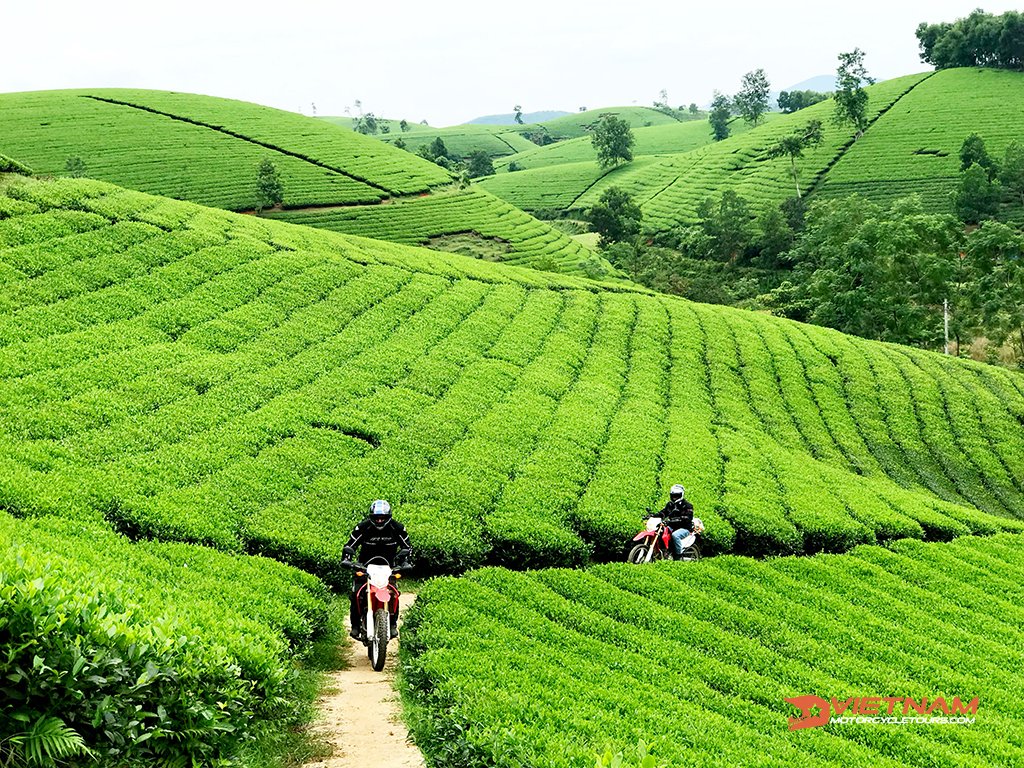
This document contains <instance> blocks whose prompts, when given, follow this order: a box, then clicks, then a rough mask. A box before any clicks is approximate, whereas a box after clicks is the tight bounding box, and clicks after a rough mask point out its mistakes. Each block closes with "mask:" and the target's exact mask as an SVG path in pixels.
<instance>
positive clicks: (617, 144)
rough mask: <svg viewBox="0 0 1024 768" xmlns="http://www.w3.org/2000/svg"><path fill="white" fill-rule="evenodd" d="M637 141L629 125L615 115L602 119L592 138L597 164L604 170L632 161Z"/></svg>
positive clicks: (595, 127)
mask: <svg viewBox="0 0 1024 768" xmlns="http://www.w3.org/2000/svg"><path fill="white" fill-rule="evenodd" d="M635 141H636V139H635V138H633V131H632V130H630V128H629V123H628V122H627V121H626V120H620V119H619V118H617V117H615V115H605V116H604V117H602V118H601V119H600V120H599V121H598V123H597V125H596V126H594V132H593V133H592V134H591V136H590V143H591V144H592V145H593V146H594V149H596V150H597V162H598V163H599V164H600V166H601V167H602V168H612V167H615V166H616V165H618V164H619V163H628V162H629V161H630V160H632V159H633V149H632V148H633V144H634V143H635Z"/></svg>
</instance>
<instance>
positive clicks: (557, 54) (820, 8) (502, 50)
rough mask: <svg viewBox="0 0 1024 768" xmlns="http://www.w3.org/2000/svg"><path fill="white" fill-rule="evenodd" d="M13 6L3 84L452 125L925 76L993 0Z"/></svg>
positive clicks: (210, 0) (1005, 6)
mask: <svg viewBox="0 0 1024 768" xmlns="http://www.w3.org/2000/svg"><path fill="white" fill-rule="evenodd" d="M0 2H2V4H0V20H2V22H0V29H2V30H3V32H2V39H0V92H12V91H29V90H42V89H50V88H79V87H137V88H159V89H166V90H176V91H187V92H192V93H204V94H210V95H214V96H225V97H230V98H236V99H243V100H246V101H254V102H257V103H259V104H266V105H269V106H274V107H279V108H281V109H288V110H292V111H295V112H303V113H304V114H310V113H311V111H312V106H311V105H312V104H314V103H315V104H316V111H317V114H319V115H340V114H343V111H344V108H345V107H346V106H350V105H352V104H353V102H354V101H355V100H356V99H360V100H361V101H362V104H363V109H364V110H366V111H372V112H374V113H375V114H377V115H378V116H384V117H392V118H396V119H397V118H402V117H404V118H407V119H409V120H410V121H412V122H418V121H419V120H421V119H424V118H425V119H427V120H428V121H429V122H430V124H431V125H435V126H440V125H452V124H456V123H461V122H464V121H466V120H470V119H472V118H474V117H477V116H479V115H484V114H492V113H504V112H510V111H511V109H512V106H513V105H514V104H517V103H518V104H521V105H522V106H523V109H524V111H527V112H531V111H535V110H542V109H563V110H567V111H575V110H576V109H577V108H579V107H580V106H587V107H589V108H595V107H600V106H621V105H628V104H634V103H635V104H650V103H651V102H652V101H653V100H654V99H656V98H657V97H658V92H659V91H660V90H661V89H662V88H665V89H666V90H667V91H668V100H669V102H670V103H671V104H672V105H673V106H677V105H680V104H689V103H690V102H691V101H695V102H698V103H700V104H704V103H706V102H708V101H710V98H711V94H712V91H713V90H714V89H718V90H721V91H724V92H727V93H733V92H735V91H736V89H737V88H738V85H739V81H740V78H741V77H742V75H743V74H744V73H745V72H748V71H750V70H752V69H756V68H758V67H763V68H764V69H765V71H766V73H767V74H768V78H769V80H770V81H771V83H772V87H773V89H780V88H786V87H788V86H791V85H794V84H796V83H798V82H800V81H802V80H805V79H807V78H809V77H813V76H815V75H822V74H833V73H834V72H835V68H836V55H837V54H838V53H839V52H840V51H848V50H852V49H853V48H854V47H855V46H859V47H860V48H861V49H863V50H864V51H866V53H867V56H866V60H865V63H866V64H867V67H868V71H869V72H870V73H871V74H872V75H873V76H875V77H876V78H878V79H885V78H889V77H895V76H898V75H903V74H909V73H912V72H921V71H924V70H926V69H928V67H927V66H926V65H924V64H923V63H921V61H920V60H919V58H918V49H917V39H916V38H915V36H914V30H915V29H916V27H917V25H918V23H919V22H921V21H927V22H929V23H934V22H939V21H953V20H955V19H957V18H960V17H962V16H966V15H967V14H968V13H970V12H971V10H972V9H973V8H975V7H976V6H977V5H978V3H979V0H928V1H927V2H925V1H924V0H909V1H908V2H898V1H893V0H890V1H889V2H880V0H862V2H859V3H858V2H854V1H852V0H847V2H835V0H820V1H819V2H795V1H794V0H774V2H771V1H770V0H761V1H760V2H752V1H751V0H733V1H732V2H728V1H727V2H716V1H715V0H710V2H702V3H693V4H687V3H685V2H668V1H666V2H655V0H619V1H618V2H608V0H575V1H574V2H564V1H563V0H497V1H496V0H478V1H477V2H458V1H456V0H391V2H381V1H380V0H335V2H326V1H325V0H292V1H291V2H288V0H285V1H284V2H278V3H275V4H269V3H266V2H265V0H264V2H247V3H241V2H217V1H216V0H206V2H200V1H198V0H175V1H174V2H166V3H165V2H160V3H150V2H146V0H132V2H113V1H112V0H95V1H94V2H84V1H83V0H54V1H52V2H48V1H47V0H36V1H33V0H0ZM984 8H985V10H986V11H988V12H990V13H1003V12H1004V11H1007V10H1011V9H1013V8H1014V4H1013V3H988V4H986V5H984ZM0 119H2V115H0Z"/></svg>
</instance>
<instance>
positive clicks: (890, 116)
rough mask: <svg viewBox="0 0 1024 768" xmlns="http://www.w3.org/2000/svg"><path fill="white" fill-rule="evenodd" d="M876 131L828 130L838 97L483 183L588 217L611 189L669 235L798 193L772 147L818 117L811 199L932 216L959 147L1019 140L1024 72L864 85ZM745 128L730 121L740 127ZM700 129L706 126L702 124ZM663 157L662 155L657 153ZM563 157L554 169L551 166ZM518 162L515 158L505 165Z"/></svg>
mask: <svg viewBox="0 0 1024 768" xmlns="http://www.w3.org/2000/svg"><path fill="white" fill-rule="evenodd" d="M866 90H867V93H868V94H869V102H868V114H869V117H870V118H871V124H870V125H869V127H868V129H867V131H866V132H865V133H864V135H863V136H862V137H860V138H859V139H857V140H856V141H855V140H854V136H853V134H852V131H851V130H850V129H849V128H845V127H839V126H837V125H835V124H833V123H832V121H831V117H832V113H833V110H834V104H833V102H832V101H831V100H828V101H824V102H821V103H820V104H816V105H814V106H811V107H808V108H806V109H803V110H800V111H799V112H797V113H794V114H791V115H779V116H776V117H775V118H774V119H772V120H769V121H768V122H767V123H765V124H763V125H761V126H759V127H758V128H756V129H754V130H750V131H748V132H746V133H743V134H740V135H736V136H733V137H731V138H729V139H726V140H724V141H721V142H715V143H712V144H707V145H705V146H700V147H698V148H696V149H693V150H691V151H686V152H681V153H678V154H672V155H668V156H664V157H659V158H658V160H657V162H651V160H650V156H647V155H646V153H641V152H640V151H639V148H640V147H641V146H643V145H644V144H645V142H646V141H647V139H646V138H642V137H645V135H646V134H645V132H651V136H652V137H653V136H655V135H657V136H661V134H662V133H663V132H664V133H666V134H667V133H671V132H679V134H680V135H682V133H683V132H689V131H691V130H696V128H695V127H693V128H692V127H691V125H692V124H689V123H686V124H682V125H678V126H664V127H661V126H659V127H656V128H647V129H642V130H639V131H635V133H636V139H637V147H636V148H637V150H638V151H637V152H636V153H635V154H636V155H637V158H638V159H637V160H635V161H634V162H633V163H629V164H626V165H625V166H624V167H620V168H618V169H615V170H614V171H612V172H610V173H607V174H604V175H601V173H600V171H599V170H598V167H597V165H596V164H595V163H593V162H581V161H582V160H584V159H585V158H583V157H578V156H577V154H576V153H577V152H580V153H582V152H585V151H586V149H587V148H588V147H589V145H588V144H585V143H584V142H579V144H577V143H576V142H569V143H566V144H565V145H564V146H559V145H557V144H556V145H552V146H551V147H545V148H541V149H538V150H532V151H531V152H530V153H527V154H526V155H524V156H523V160H522V161H521V163H520V164H521V166H522V167H524V168H527V169H528V170H524V171H519V172H517V173H513V174H510V175H508V176H506V175H504V174H498V175H496V176H494V177H491V178H489V179H487V180H485V181H484V182H483V186H485V187H486V188H487V189H488V190H490V191H491V192H493V193H494V194H496V195H498V196H499V197H502V198H504V199H506V200H508V201H510V202H511V203H512V204H514V205H516V206H518V207H521V208H525V209H526V210H539V209H541V208H560V209H563V210H583V209H586V208H589V207H590V206H592V205H593V204H594V203H595V202H597V200H598V198H599V197H600V195H601V193H603V192H604V191H605V190H606V189H608V188H609V187H611V186H618V187H622V188H623V189H625V190H627V191H628V192H630V193H631V194H632V195H633V196H634V197H635V198H636V200H637V202H638V203H639V204H640V205H641V208H642V210H643V213H644V221H645V225H647V226H649V227H651V228H653V229H669V228H672V227H674V226H677V225H679V224H686V223H692V222H694V221H695V220H696V211H697V207H698V206H699V205H700V203H701V201H703V200H704V199H705V198H708V197H717V196H719V195H721V193H722V192H723V191H724V190H726V189H731V190H733V191H735V192H737V193H739V194H740V195H742V196H743V197H744V198H746V199H747V200H748V201H750V202H751V203H753V204H754V205H755V206H758V205H761V204H769V203H771V204H777V203H780V202H782V201H783V200H785V199H786V198H787V197H791V196H793V195H795V193H796V189H795V184H794V181H793V178H792V175H791V173H790V165H789V160H788V159H786V158H781V157H780V158H776V159H772V158H770V157H769V156H768V150H769V148H770V147H771V146H772V145H773V144H774V143H775V142H777V141H778V140H779V138H781V137H782V136H784V135H786V134H789V133H791V132H793V131H794V130H795V129H797V128H799V127H801V126H804V125H805V124H806V123H807V122H808V121H810V120H821V121H822V125H823V135H824V141H823V142H822V144H821V145H820V146H818V147H816V148H813V149H810V150H808V151H807V152H806V153H805V155H804V157H803V158H802V159H801V160H800V161H799V164H798V167H799V173H800V186H801V189H802V190H803V191H804V192H806V191H810V193H811V195H812V196H814V195H822V196H837V195H847V194H850V193H854V192H856V193H858V194H862V195H865V196H867V197H870V198H872V199H874V200H877V201H879V202H883V203H888V202H891V201H892V200H895V199H896V198H898V197H900V196H905V195H907V194H909V193H912V192H913V193H918V194H920V195H921V196H922V198H923V202H924V203H925V206H926V208H927V209H928V210H930V211H942V212H946V211H948V210H950V194H951V192H952V191H953V188H954V186H955V184H956V181H957V179H958V175H959V171H960V159H959V150H960V145H961V144H962V143H963V140H964V139H965V138H966V137H967V136H968V135H969V134H971V133H973V132H977V133H979V134H980V135H981V136H982V137H983V138H984V139H985V141H986V146H987V147H988V149H989V151H990V152H991V153H992V155H993V156H994V157H999V156H1000V155H1001V153H1002V152H1003V149H1004V148H1005V146H1006V144H1007V143H1008V142H1009V141H1010V140H1011V139H1013V138H1014V137H1015V136H1016V133H1015V129H1014V126H1015V125H1016V124H1017V122H1018V115H1019V114H1020V112H1021V110H1022V109H1024V74H1022V73H1020V72H1011V71H1004V70H991V69H948V70H941V71H938V72H932V73H923V74H919V75H908V76H905V77H900V78H895V79H893V80H887V81H885V82H882V83H878V84H877V85H873V86H869V87H868V88H867V89H866ZM737 122H738V121H734V125H735V124H736V123H737ZM699 125H703V126H704V127H705V128H707V123H706V122H705V121H701V122H700V123H699ZM658 154H660V152H659V153H658ZM548 158H550V159H551V160H556V159H561V158H564V161H563V162H561V163H558V164H552V165H549V164H548V163H547V159H548ZM512 159H514V158H508V159H507V161H510V160H512Z"/></svg>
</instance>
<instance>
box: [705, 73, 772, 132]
mask: <svg viewBox="0 0 1024 768" xmlns="http://www.w3.org/2000/svg"><path fill="white" fill-rule="evenodd" d="M770 88H771V85H770V84H769V83H768V77H767V76H766V75H765V73H764V70H763V69H756V70H754V71H753V72H747V74H745V75H744V76H743V81H742V83H741V84H740V89H739V91H737V92H736V96H735V98H734V99H733V104H734V105H735V109H736V112H737V113H739V115H740V117H742V118H743V119H744V120H745V121H747V122H748V123H750V124H751V125H757V124H758V123H759V122H760V121H761V118H762V117H763V116H764V113H765V112H767V111H768V92H769V90H770ZM716 138H717V135H716Z"/></svg>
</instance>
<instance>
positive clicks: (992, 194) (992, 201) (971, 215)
mask: <svg viewBox="0 0 1024 768" xmlns="http://www.w3.org/2000/svg"><path fill="white" fill-rule="evenodd" d="M1001 195H1002V190H1001V189H1000V186H999V182H998V181H993V180H992V179H991V177H990V173H989V171H987V170H985V169H984V168H982V167H981V166H980V165H972V166H970V167H969V168H968V169H967V170H965V171H964V172H963V173H961V174H960V185H959V186H958V187H957V189H956V191H955V192H954V193H953V210H954V211H955V212H956V215H957V217H958V218H959V219H960V220H961V221H964V222H967V223H968V224H977V223H978V222H979V221H982V220H983V219H989V218H992V217H994V216H995V215H996V213H997V212H998V210H999V199H1000V197H1001Z"/></svg>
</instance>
